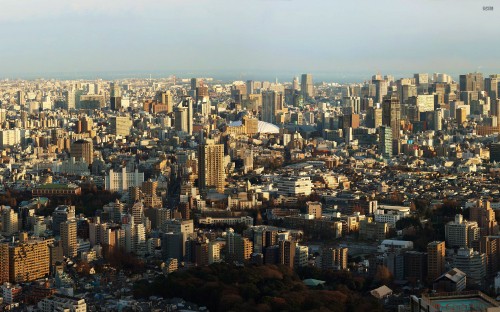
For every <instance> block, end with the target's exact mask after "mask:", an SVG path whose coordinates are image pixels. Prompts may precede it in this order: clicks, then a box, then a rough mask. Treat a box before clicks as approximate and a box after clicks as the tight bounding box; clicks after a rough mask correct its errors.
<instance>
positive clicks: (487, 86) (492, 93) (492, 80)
mask: <svg viewBox="0 0 500 312" xmlns="http://www.w3.org/2000/svg"><path fill="white" fill-rule="evenodd" d="M499 85H500V75H498V74H496V75H490V76H489V77H488V78H485V79H484V90H485V91H486V93H487V94H488V96H489V97H490V98H491V99H492V100H495V99H498V98H499V97H500V96H499V94H498V91H499V89H498V86H499Z"/></svg>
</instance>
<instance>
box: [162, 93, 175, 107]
mask: <svg viewBox="0 0 500 312" xmlns="http://www.w3.org/2000/svg"><path fill="white" fill-rule="evenodd" d="M161 102H162V103H163V104H164V105H167V113H171V112H173V108H174V96H173V95H172V92H171V91H170V90H167V91H166V92H163V93H162V94H161Z"/></svg>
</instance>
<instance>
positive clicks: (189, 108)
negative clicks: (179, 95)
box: [174, 97, 193, 134]
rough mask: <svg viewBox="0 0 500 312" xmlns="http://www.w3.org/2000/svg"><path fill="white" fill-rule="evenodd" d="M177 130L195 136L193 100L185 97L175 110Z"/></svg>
mask: <svg viewBox="0 0 500 312" xmlns="http://www.w3.org/2000/svg"><path fill="white" fill-rule="evenodd" d="M174 118H175V120H174V125H175V130H177V131H182V132H185V133H188V134H193V100H192V99H191V98H190V97H185V98H184V99H183V100H182V102H181V103H179V105H177V106H176V107H175V109H174Z"/></svg>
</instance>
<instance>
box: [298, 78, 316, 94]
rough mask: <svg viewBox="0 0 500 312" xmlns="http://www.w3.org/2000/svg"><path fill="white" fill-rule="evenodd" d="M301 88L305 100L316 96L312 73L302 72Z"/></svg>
mask: <svg viewBox="0 0 500 312" xmlns="http://www.w3.org/2000/svg"><path fill="white" fill-rule="evenodd" d="M300 89H301V92H302V98H303V99H304V100H307V99H309V98H314V84H313V77H312V75H311V74H302V78H301V80H300Z"/></svg>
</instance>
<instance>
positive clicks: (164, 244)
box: [161, 232, 184, 261]
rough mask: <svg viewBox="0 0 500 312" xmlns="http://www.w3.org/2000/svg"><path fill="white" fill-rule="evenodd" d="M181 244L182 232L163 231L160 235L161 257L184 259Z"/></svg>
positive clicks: (182, 242)
mask: <svg viewBox="0 0 500 312" xmlns="http://www.w3.org/2000/svg"><path fill="white" fill-rule="evenodd" d="M183 244H184V241H183V235H182V233H174V232H168V233H163V234H162V237H161V252H162V257H163V259H165V260H166V259H170V258H173V259H177V260H178V261H182V260H183V259H184V255H183Z"/></svg>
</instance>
